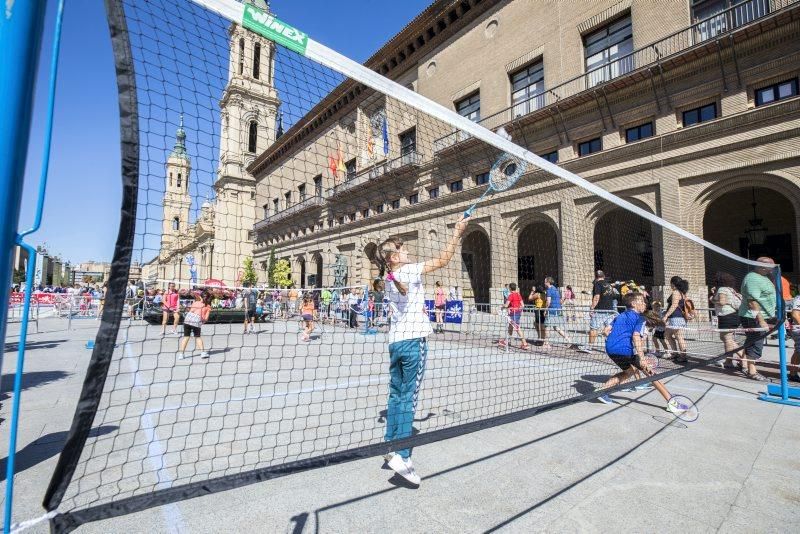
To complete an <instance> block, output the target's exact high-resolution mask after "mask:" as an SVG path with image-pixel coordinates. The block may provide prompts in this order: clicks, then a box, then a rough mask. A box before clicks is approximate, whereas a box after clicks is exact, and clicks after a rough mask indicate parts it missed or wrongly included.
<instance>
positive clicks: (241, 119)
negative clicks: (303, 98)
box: [214, 0, 280, 285]
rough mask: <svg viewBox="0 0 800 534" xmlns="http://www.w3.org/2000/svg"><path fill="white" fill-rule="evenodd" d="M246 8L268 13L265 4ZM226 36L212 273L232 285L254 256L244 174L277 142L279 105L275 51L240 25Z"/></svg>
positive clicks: (251, 195)
mask: <svg viewBox="0 0 800 534" xmlns="http://www.w3.org/2000/svg"><path fill="white" fill-rule="evenodd" d="M247 3H250V4H253V5H254V6H256V7H258V8H260V9H263V10H265V11H267V10H269V5H268V3H267V2H266V1H264V0H247ZM229 35H230V41H229V46H230V58H229V63H228V85H227V86H226V88H225V92H224V93H223V95H222V99H221V100H220V104H219V105H220V111H221V113H220V117H221V123H222V124H221V135H220V154H219V167H218V169H217V180H216V183H215V184H214V190H215V193H216V204H215V212H214V253H215V256H216V259H215V268H214V273H215V275H217V276H219V278H220V279H222V280H223V281H225V282H226V283H227V284H231V285H233V284H236V283H237V280H236V279H237V276H238V273H239V271H241V270H242V268H243V263H244V259H245V258H246V257H249V256H252V255H253V242H252V240H251V238H250V232H251V231H252V229H253V225H254V224H255V222H256V206H255V204H256V202H255V191H256V182H255V178H253V176H251V175H250V174H249V173H248V172H247V170H246V168H247V166H248V165H249V164H250V163H252V162H253V160H255V158H256V157H257V156H258V155H259V154H261V153H262V152H264V150H266V149H267V147H268V146H270V145H271V144H272V143H273V142H274V141H275V137H276V132H275V128H276V116H277V113H278V107H279V106H280V100H279V99H278V94H277V91H276V90H275V87H274V75H275V51H276V48H275V45H274V44H273V43H272V42H271V41H269V40H267V39H265V38H263V37H260V36H258V35H256V34H254V33H253V32H251V31H249V30H247V29H245V28H243V27H242V26H240V25H238V24H232V25H231V27H230V30H229Z"/></svg>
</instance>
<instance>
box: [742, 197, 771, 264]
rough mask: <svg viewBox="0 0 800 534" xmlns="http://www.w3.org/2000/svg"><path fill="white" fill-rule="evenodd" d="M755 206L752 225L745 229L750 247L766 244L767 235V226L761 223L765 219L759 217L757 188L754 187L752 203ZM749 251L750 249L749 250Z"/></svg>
mask: <svg viewBox="0 0 800 534" xmlns="http://www.w3.org/2000/svg"><path fill="white" fill-rule="evenodd" d="M750 205H751V206H753V218H752V219H750V220H749V221H748V222H749V223H750V226H748V227H747V229H746V230H745V231H744V235H745V236H746V237H747V245H748V249H749V247H751V246H753V245H756V246H760V245H763V244H764V240H765V239H766V237H767V228H765V227H764V226H763V225H762V224H761V223H762V222H763V219H760V218H759V217H758V214H757V213H756V188H755V187H754V188H753V202H752V203H751V204H750ZM748 252H749V250H748Z"/></svg>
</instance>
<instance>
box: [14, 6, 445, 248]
mask: <svg viewBox="0 0 800 534" xmlns="http://www.w3.org/2000/svg"><path fill="white" fill-rule="evenodd" d="M430 1H431V0H404V1H403V2H375V1H374V0H343V1H340V2H337V3H335V4H334V3H330V2H326V1H321V0H306V1H299V0H294V1H292V0H273V1H272V2H271V5H272V10H273V12H275V13H276V14H277V16H278V17H280V18H281V19H283V20H285V21H287V22H289V23H290V24H293V25H294V26H297V27H299V28H300V29H302V30H304V31H306V32H307V33H308V34H309V35H311V37H312V38H314V39H315V40H317V41H319V42H322V43H324V44H326V45H328V46H330V47H332V48H334V49H335V50H338V51H339V52H342V53H344V54H345V55H347V56H349V57H352V58H353V59H356V60H358V61H364V60H366V59H367V58H368V57H369V56H370V55H371V54H372V53H373V52H375V51H376V50H377V49H378V48H379V47H380V46H381V45H382V44H383V43H385V42H386V41H387V40H388V39H389V38H390V37H391V36H392V35H394V34H395V33H397V32H398V31H399V30H400V29H402V28H403V26H405V25H406V24H407V23H408V22H409V21H410V20H411V19H412V18H414V17H415V16H416V15H417V14H418V13H419V12H420V11H422V10H423V9H425V7H427V6H428V5H429V4H430ZM378 6H379V7H378ZM54 20H55V2H48V16H47V24H46V29H45V36H44V39H43V45H42V50H43V53H42V56H41V59H40V62H39V72H38V80H37V86H36V99H35V108H34V121H33V126H32V130H31V142H30V147H29V154H28V166H27V169H26V176H25V191H24V197H23V207H22V216H21V219H20V227H21V228H27V227H28V226H30V223H31V221H32V220H33V215H34V209H35V204H36V190H37V187H38V179H39V172H40V168H41V157H42V137H43V135H44V132H43V130H44V122H45V117H44V112H45V109H44V108H45V107H46V96H47V77H48V69H49V61H50V51H51V48H52V32H53V26H54ZM116 91H117V88H116V81H115V78H114V63H113V57H112V53H111V44H110V41H109V36H108V29H107V25H106V21H105V11H104V9H103V3H102V2H101V1H99V0H70V1H68V2H67V6H66V11H65V16H64V27H63V34H62V45H61V54H60V62H59V74H58V90H57V96H56V111H55V116H54V130H53V146H52V153H51V156H50V157H51V160H50V176H49V182H48V188H47V197H46V202H45V210H44V218H43V221H42V227H41V230H40V231H39V232H38V233H36V234H34V235H32V236H30V238H29V239H30V240H31V241H32V242H33V243H34V244H42V243H47V247H48V250H49V251H50V252H51V253H58V254H61V255H62V256H63V257H64V258H66V259H69V260H71V261H72V262H82V261H88V260H97V261H108V260H110V259H111V257H112V254H113V248H114V243H115V241H116V235H117V231H118V225H119V209H120V202H121V184H120V162H119V112H118V108H117V94H116ZM170 109H172V106H170ZM166 120H167V121H175V120H177V118H174V117H168V118H167V119H166ZM165 126H166V129H167V130H169V132H170V133H169V135H170V136H171V135H173V133H174V126H173V125H172V124H170V123H169V122H167V124H166V125H165ZM187 130H188V128H187ZM189 140H190V142H191V136H189ZM190 151H191V149H190ZM207 152H208V153H209V154H211V153H213V150H207ZM151 159H156V158H154V157H153V158H151ZM209 176H210V175H209ZM207 180H208V178H207ZM195 194H196V195H197V196H200V197H202V196H204V195H205V193H204V192H203V191H195ZM195 200H197V197H196V198H195ZM149 202H150V204H151V208H154V207H155V206H154V205H153V200H152V198H151V199H150V200H149ZM195 204H199V203H198V202H195ZM195 207H196V206H195ZM148 217H151V218H154V217H155V214H154V212H153V210H152V209H151V210H148ZM158 223H159V225H160V215H159V221H158ZM148 226H149V225H148ZM148 232H152V230H148ZM137 233H141V230H139V232H137ZM144 259H149V258H144Z"/></svg>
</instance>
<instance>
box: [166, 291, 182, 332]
mask: <svg viewBox="0 0 800 534" xmlns="http://www.w3.org/2000/svg"><path fill="white" fill-rule="evenodd" d="M178 308H179V301H178V291H177V290H176V289H175V284H173V283H171V282H170V283H169V285H167V292H166V293H165V294H164V298H163V300H162V301H161V315H162V317H161V335H162V336H163V335H165V334H166V331H167V322H168V321H169V314H170V313H171V314H172V320H173V324H172V330H170V332H169V333H170V335H175V334H176V333H178V332H177V331H178V321H179V320H180V318H181V317H180V313H179V311H180V310H179V309H178Z"/></svg>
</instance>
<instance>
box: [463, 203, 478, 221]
mask: <svg viewBox="0 0 800 534" xmlns="http://www.w3.org/2000/svg"><path fill="white" fill-rule="evenodd" d="M476 206H477V204H473V205H472V206H471V207H470V208H469V209H468V210H467V211H465V212H464V218H465V219H466V218H468V217H472V214H473V213H475V207H476Z"/></svg>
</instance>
